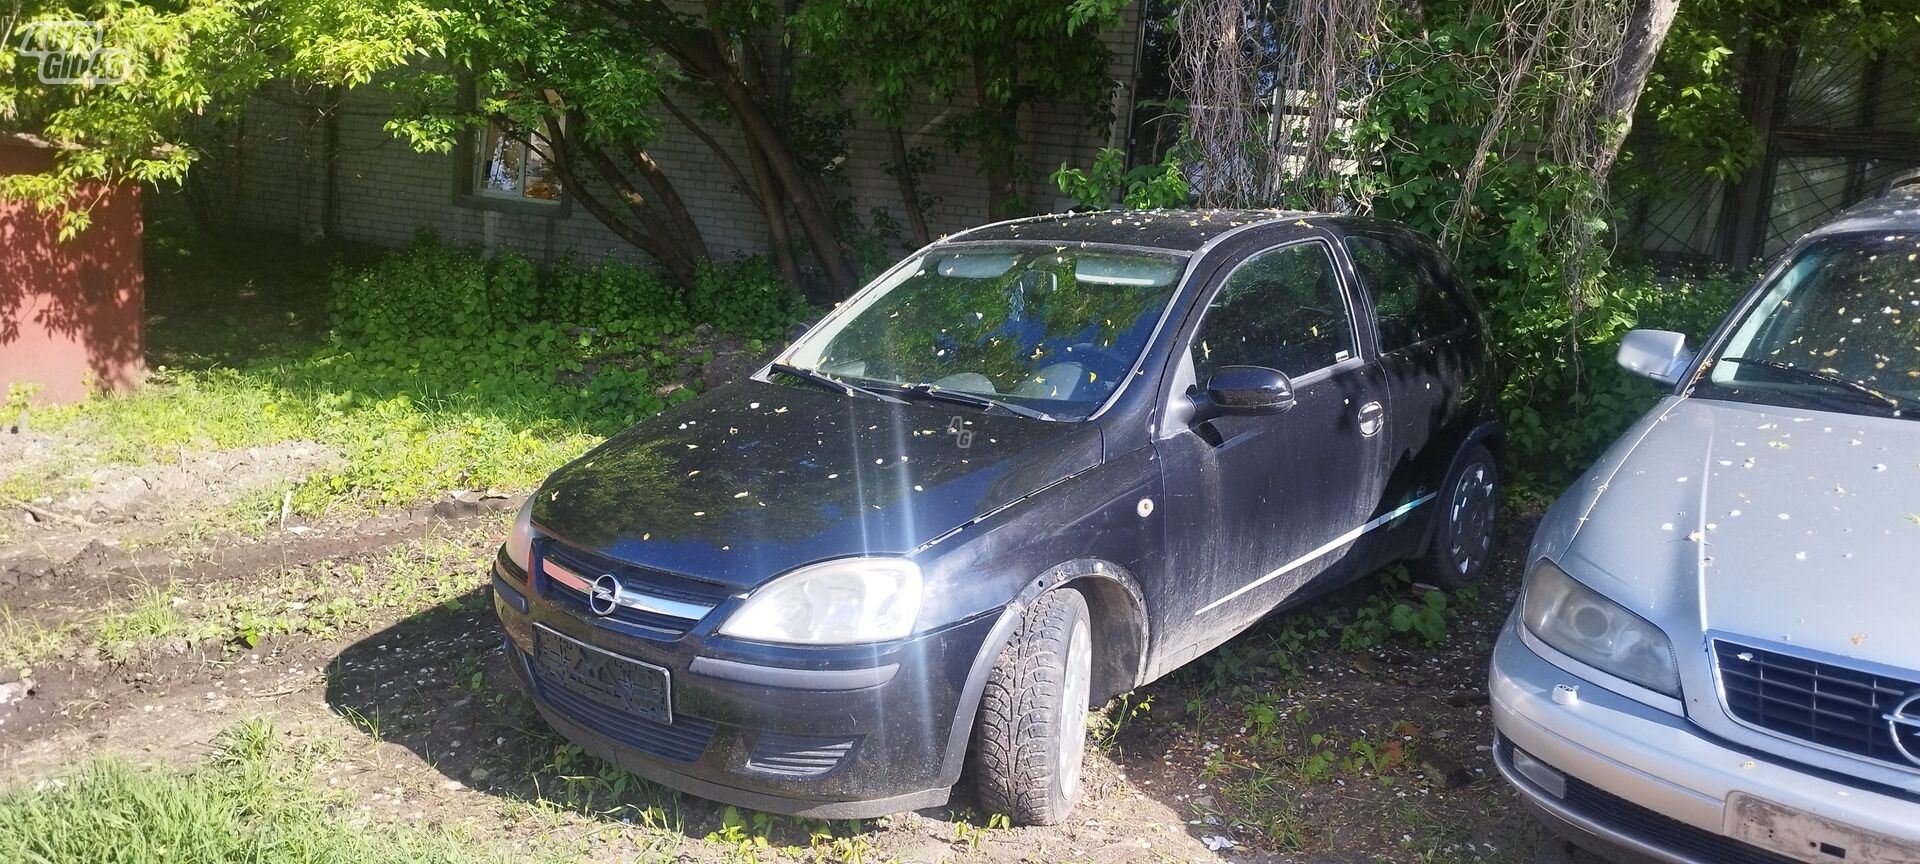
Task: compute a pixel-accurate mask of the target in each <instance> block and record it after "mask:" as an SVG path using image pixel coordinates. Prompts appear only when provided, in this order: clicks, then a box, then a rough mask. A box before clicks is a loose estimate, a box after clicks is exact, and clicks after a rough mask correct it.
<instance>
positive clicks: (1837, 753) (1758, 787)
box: [1489, 185, 1920, 864]
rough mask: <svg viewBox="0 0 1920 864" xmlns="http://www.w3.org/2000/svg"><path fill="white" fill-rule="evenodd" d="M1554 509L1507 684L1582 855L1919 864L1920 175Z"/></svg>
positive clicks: (1502, 746)
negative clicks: (1590, 850)
mask: <svg viewBox="0 0 1920 864" xmlns="http://www.w3.org/2000/svg"><path fill="white" fill-rule="evenodd" d="M1619 360H1620V363H1621V365H1622V366H1624V367H1626V368H1627V369H1628V370H1630V371H1633V372H1636V373H1638V374H1641V375H1644V376H1646V377H1649V378H1652V379H1654V380H1656V381H1660V382H1662V383H1665V384H1668V385H1670V386H1672V388H1673V391H1672V393H1671V394H1670V395H1668V396H1667V397H1666V398H1665V399H1664V400H1663V401H1661V403H1660V404H1659V405H1658V406H1657V407H1656V408H1654V409H1653V410H1652V411H1650V412H1648V414H1647V415H1646V416H1645V417H1643V418H1641V419H1640V421H1639V422H1638V423H1636V424H1635V425H1634V426H1633V428H1632V429H1630V430H1628V432H1627V433H1626V434H1625V435H1623V436H1622V437H1621V438H1620V440H1619V441H1618V442H1616V443H1615V444H1614V446H1613V448H1612V449H1611V450H1610V451H1609V452H1608V453H1607V454H1606V455H1605V456H1604V457H1603V458H1601V460H1600V461H1599V464H1597V465H1595V466H1594V467H1593V469H1592V470H1591V471H1590V472H1588V473H1587V475H1586V476H1585V477H1584V478H1583V479H1581V480H1580V481H1579V483H1577V484H1576V485H1575V486H1574V487H1573V488H1572V489H1570V490H1569V491H1568V492H1567V493H1566V494H1565V495H1563V496H1561V498H1560V500H1559V501H1557V502H1556V503H1555V504H1554V505H1553V507H1552V508H1551V509H1550V510H1548V512H1547V514H1546V516H1545V518H1544V520H1543V521H1542V522H1541V524H1540V527H1539V532H1538V533H1537V534H1536V535H1535V537H1534V540H1533V547H1532V549H1531V551H1530V553H1529V557H1528V561H1529V567H1528V573H1527V577H1526V584H1525V587H1524V589H1523V591H1522V594H1521V598H1520V602H1519V603H1518V604H1517V606H1516V608H1515V610H1514V612H1513V615H1512V616H1511V617H1510V618H1509V619H1508V621H1507V624H1506V628H1505V630H1504V631H1503V632H1502V633H1501V636H1500V641H1499V644H1498V646H1497V647H1496V649H1495V651H1494V658H1493V669H1492V674H1491V680H1490V684H1489V691H1490V694H1491V697H1492V705H1493V718H1494V726H1495V729H1496V737H1495V742H1494V743H1495V747H1494V752H1495V757H1496V761H1497V763H1498V765H1499V768H1500V771H1501V773H1502V774H1503V775H1505V777H1506V778H1507V780H1509V781H1510V782H1512V783H1513V785H1514V786H1515V787H1517V788H1518V789H1519V791H1520V794H1521V796H1522V798H1523V799H1524V800H1526V801H1527V802H1529V803H1530V804H1532V805H1534V807H1535V808H1536V809H1537V810H1539V811H1541V813H1542V815H1543V816H1544V817H1545V818H1546V820H1547V822H1548V823H1549V824H1550V825H1551V826H1552V827H1554V828H1555V829H1557V830H1558V831H1560V832H1561V833H1562V834H1564V835H1565V836H1567V837H1569V838H1570V839H1573V840H1574V841H1575V842H1577V843H1580V844H1581V845H1583V846H1588V847H1592V848H1596V849H1599V850H1601V851H1603V852H1605V851H1614V852H1617V851H1621V850H1624V851H1627V852H1630V853H1637V854H1638V855H1641V856H1646V857H1651V858H1654V859H1657V860H1664V861H1675V862H1736V861H1738V862H1748V861H1758V862H1768V861H1802V862H1848V864H1858V862H1874V864H1878V862H1892V861H1901V862H1914V861H1920V422H1915V421H1917V420H1920V185H1907V186H1905V187H1904V188H1901V187H1896V188H1894V189H1893V190H1892V191H1890V192H1888V193H1887V194H1886V195H1885V196H1883V197H1881V198H1879V199H1876V200H1874V201H1871V202H1869V203H1867V204H1865V205H1863V206H1861V207H1859V208H1856V209H1854V210H1852V211H1849V212H1848V213H1847V214H1846V215H1844V216H1842V217H1841V218H1840V219H1839V220H1838V221H1836V222H1834V223H1832V224H1830V225H1827V226H1826V227H1824V228H1822V229H1820V230H1818V231H1816V232H1814V233H1813V234H1811V235H1809V236H1808V237H1806V238H1804V239H1802V240H1801V241H1800V242H1799V243H1798V244H1796V245H1795V246H1794V248H1792V249H1791V250H1789V251H1788V252H1787V254H1785V255H1783V256H1782V257H1781V260H1780V262H1779V263H1777V264H1776V265H1775V266H1774V267H1773V268H1772V269H1771V270H1770V271H1769V272H1768V273H1767V275H1766V276H1765V277H1764V278H1763V279H1762V280H1761V281H1760V283H1759V284H1758V285H1757V286H1756V287H1755V288H1754V290H1753V291H1752V292H1750V293H1749V294H1748V296H1747V297H1746V298H1745V299H1744V300H1742V301H1741V303H1740V304H1739V305H1738V307H1737V308H1735V309H1734V310H1733V312H1732V314H1730V315H1729V316H1728V317H1727V320H1726V321H1725V322H1724V323H1722V324H1721V326H1720V328H1719V329H1718V330H1717V331H1716V332H1715V333H1714V334H1713V335H1712V337H1710V338H1709V339H1708V340H1707V343H1706V344H1705V346H1703V347H1702V348H1701V349H1700V351H1699V352H1697V353H1695V352H1691V351H1689V350H1687V348H1686V347H1685V344H1684V338H1683V337H1682V336H1681V335H1680V334H1677V333H1666V332H1660V331H1648V330H1638V331H1634V332H1632V333H1630V334H1628V335H1627V338H1626V340H1625V341H1624V342H1623V343H1622V345H1621V346H1620V352H1619Z"/></svg>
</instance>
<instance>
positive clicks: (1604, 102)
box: [1593, 0, 1680, 184]
mask: <svg viewBox="0 0 1920 864" xmlns="http://www.w3.org/2000/svg"><path fill="white" fill-rule="evenodd" d="M1679 11H1680V0H1634V3H1633V11H1632V12H1631V13H1630V14H1629V17H1628V18H1627V35H1626V38H1625V39H1622V40H1621V42H1620V59H1619V60H1618V61H1616V62H1615V64H1614V69H1613V81H1612V82H1611V83H1609V84H1608V85H1607V89H1606V90H1605V92H1603V93H1601V94H1600V105H1599V106H1598V107H1599V108H1600V113H1599V117H1600V118H1601V120H1602V122H1607V123H1612V124H1613V126H1612V127H1611V128H1610V129H1608V130H1607V131H1606V136H1607V137H1606V140H1605V142H1604V143H1602V145H1601V147H1600V152H1599V154H1598V156H1597V158H1596V159H1595V160H1594V166H1593V176H1594V180H1595V181H1597V182H1600V183H1603V184H1604V183H1605V182H1606V180H1607V174H1608V173H1610V172H1612V171H1613V163H1614V162H1615V160H1617V159H1618V158H1619V156H1620V148H1621V147H1623V146H1625V145H1626V143H1627V133H1628V132H1630V131H1632V130H1633V109H1634V106H1636V105H1638V104H1639V103H1640V92H1641V91H1642V90H1645V89H1646V88H1647V76H1648V75H1650V74H1652V73H1653V61H1654V60H1655V59H1656V58H1658V57H1659V56H1660V44H1661V43H1663V42H1665V41H1666V40H1667V31H1668V30H1670V29H1672V28H1673V16H1674V15H1675V14H1676V13H1678V12H1679Z"/></svg>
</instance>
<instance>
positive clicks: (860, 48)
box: [794, 0, 1125, 242]
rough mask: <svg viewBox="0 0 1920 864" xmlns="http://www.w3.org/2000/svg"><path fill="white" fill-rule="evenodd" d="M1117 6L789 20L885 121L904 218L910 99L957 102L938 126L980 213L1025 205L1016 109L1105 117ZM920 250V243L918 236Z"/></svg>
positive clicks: (899, 6) (882, 8)
mask: <svg viewBox="0 0 1920 864" xmlns="http://www.w3.org/2000/svg"><path fill="white" fill-rule="evenodd" d="M1124 6H1125V0H1072V2H1061V0H985V2H975V0H938V2H922V3H899V2H895V0H817V2H812V3H809V4H807V5H806V6H804V7H802V9H801V10H800V12H799V13H798V14H797V15H796V16H795V17H794V31H795V32H796V33H797V34H798V35H799V36H800V39H801V44H802V45H804V46H806V47H807V49H808V50H810V51H813V52H815V53H817V54H820V55H822V56H825V57H832V58H835V63H834V68H836V69H838V70H840V71H841V73H842V74H844V75H845V76H846V80H847V83H848V84H850V85H852V86H853V87H855V88H857V89H858V90H860V91H861V92H863V93H864V94H866V95H865V101H864V103H863V107H864V109H865V110H866V111H867V112H868V113H870V114H871V115H873V116H874V117H875V118H877V119H879V120H880V121H882V122H883V123H885V124H886V126H887V128H888V130H889V132H890V135H891V136H893V138H894V140H895V142H896V144H895V146H894V148H893V149H894V161H895V165H896V172H899V173H900V175H901V176H902V184H903V190H902V196H903V198H905V199H906V200H907V206H908V208H909V220H910V221H916V220H917V215H916V214H915V213H914V212H913V207H914V206H915V205H916V203H917V202H916V200H915V199H916V197H917V196H916V195H915V194H914V193H913V192H912V189H911V184H912V182H913V181H912V176H911V173H910V171H909V170H908V169H909V168H910V166H909V165H907V164H906V163H907V162H908V160H907V158H906V154H905V148H904V146H903V145H901V144H899V143H898V142H899V141H900V136H901V124H902V123H903V121H904V120H905V115H906V112H907V109H908V108H909V107H910V106H912V105H913V104H915V103H917V102H922V101H931V102H948V101H953V100H964V101H965V103H967V104H968V107H967V110H965V111H962V112H959V113H956V114H954V115H953V116H951V117H949V118H948V119H947V120H946V121H945V122H944V124H943V125H944V131H945V133H946V137H947V139H948V140H949V142H951V144H952V146H953V147H954V149H955V150H972V151H973V152H974V153H975V155H976V156H977V158H978V160H979V164H980V172H981V175H982V176H983V177H984V179H985V181H986V192H987V200H988V213H989V215H991V216H994V217H996V218H998V217H1006V216H1016V215H1020V214H1021V213H1024V212H1026V211H1027V210H1028V209H1029V205H1028V202H1026V201H1024V200H1022V199H1021V197H1020V196H1019V195H1018V193H1017V192H1016V189H1017V188H1018V185H1017V184H1018V183H1019V182H1020V181H1022V180H1025V179H1027V178H1026V174H1027V172H1028V171H1029V170H1030V160H1029V159H1028V157H1027V153H1026V152H1025V147H1024V145H1023V143H1022V141H1021V139H1020V118H1021V115H1022V113H1023V112H1026V111H1029V110H1031V109H1033V108H1035V107H1038V106H1047V107H1049V108H1053V109H1058V108H1061V107H1066V108H1069V109H1072V110H1074V111H1076V112H1078V113H1079V114H1080V115H1081V116H1082V117H1084V118H1085V119H1086V122H1087V125H1088V127H1089V128H1099V127H1102V126H1104V125H1105V124H1107V123H1109V122H1111V121H1112V94H1113V87H1114V82H1113V80H1112V78H1110V77H1109V75H1108V68H1109V65H1110V63H1111V60H1112V54H1111V52H1109V51H1108V50H1107V48H1106V45H1105V44H1104V43H1103V42H1101V40H1100V34H1101V32H1102V31H1104V30H1110V29H1112V28H1115V27H1118V26H1119V25H1120V10H1121V9H1122V8H1124ZM920 239H922V241H923V242H924V238H920Z"/></svg>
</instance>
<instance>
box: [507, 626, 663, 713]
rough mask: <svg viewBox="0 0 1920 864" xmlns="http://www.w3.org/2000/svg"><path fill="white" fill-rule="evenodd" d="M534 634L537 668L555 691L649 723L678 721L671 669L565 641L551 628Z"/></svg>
mask: <svg viewBox="0 0 1920 864" xmlns="http://www.w3.org/2000/svg"><path fill="white" fill-rule="evenodd" d="M533 632H534V640H533V644H534V651H533V656H534V663H535V664H537V665H538V666H539V670H538V671H539V673H540V676H541V677H542V678H544V679H546V681H547V682H549V686H554V687H560V688H563V689H565V690H566V691H567V692H568V693H570V694H572V695H574V696H577V697H579V698H582V699H586V700H588V701H590V702H593V703H594V704H596V705H600V706H602V707H605V708H611V709H613V710H615V711H620V712H623V713H626V714H630V715H632V716H635V717H639V718H641V719H643V720H651V721H653V722H655V723H672V722H673V695H672V692H671V688H670V686H669V681H668V675H667V670H665V669H662V668H660V667H658V666H655V665H652V664H650V663H642V662H640V661H638V660H635V659H632V658H630V657H622V656H620V655H618V654H615V653H613V652H611V651H605V650H602V649H600V648H595V647H593V646H592V645H588V644H586V643H585V642H581V641H579V640H576V639H571V638H568V637H566V636H562V635H560V634H559V633H557V632H555V631H553V630H552V629H550V628H548V627H547V626H545V625H540V626H538V627H535V628H534V631H533Z"/></svg>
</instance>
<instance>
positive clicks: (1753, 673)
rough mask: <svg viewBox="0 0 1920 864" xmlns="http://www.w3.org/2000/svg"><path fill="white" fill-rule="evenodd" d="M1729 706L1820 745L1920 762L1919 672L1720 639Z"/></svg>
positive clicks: (1899, 762)
mask: <svg viewBox="0 0 1920 864" xmlns="http://www.w3.org/2000/svg"><path fill="white" fill-rule="evenodd" d="M1713 657H1714V664H1715V667H1716V668H1717V669H1718V671H1719V676H1720V693H1721V698H1722V699H1723V700H1724V701H1725V704H1726V709H1727V713H1729V714H1731V715H1732V716H1733V718H1734V719H1736V720H1739V721H1741V722H1743V723H1745V724H1747V725H1749V726H1752V727H1754V728H1757V729H1761V730H1764V731H1767V732H1771V733H1773V734H1776V735H1779V736H1782V737H1785V738H1792V739H1796V740H1799V741H1803V742H1806V743H1809V744H1812V745H1814V746H1817V747H1820V748H1823V749H1826V750H1831V751H1837V752H1840V753H1846V754H1850V755H1853V756H1860V757H1864V758H1867V759H1872V760H1874V761H1876V762H1884V763H1887V764H1889V765H1896V766H1899V767H1902V768H1907V769H1909V770H1920V673H1916V674H1912V675H1905V676H1902V675H1895V674H1887V673H1885V672H1883V671H1869V670H1867V669H1863V668H1858V667H1855V666H1851V665H1846V664H1843V663H1839V662H1830V661H1825V660H1816V659H1812V658H1809V657H1804V656H1800V655H1796V654H1789V653H1785V652H1782V651H1779V650H1769V649H1766V648H1760V647H1757V646H1752V645H1743V644H1740V643H1737V642H1731V641H1728V640H1725V639H1714V640H1713Z"/></svg>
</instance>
